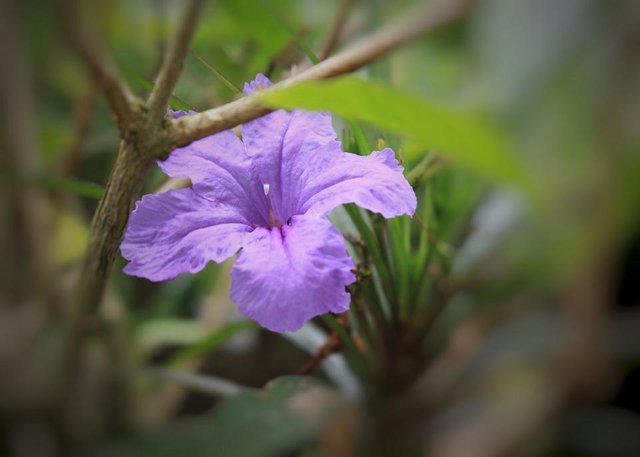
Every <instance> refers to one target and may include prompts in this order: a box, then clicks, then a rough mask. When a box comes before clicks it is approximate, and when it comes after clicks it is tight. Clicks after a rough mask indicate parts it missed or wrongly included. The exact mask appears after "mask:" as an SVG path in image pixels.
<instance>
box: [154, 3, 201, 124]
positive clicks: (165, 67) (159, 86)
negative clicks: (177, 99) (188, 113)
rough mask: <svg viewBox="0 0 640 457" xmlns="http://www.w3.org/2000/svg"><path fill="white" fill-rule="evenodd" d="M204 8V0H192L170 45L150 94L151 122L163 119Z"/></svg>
mask: <svg viewBox="0 0 640 457" xmlns="http://www.w3.org/2000/svg"><path fill="white" fill-rule="evenodd" d="M201 8H202V0H190V1H189V4H188V5H187V7H186V9H185V13H184V17H183V20H182V22H181V23H180V28H179V29H178V33H177V34H176V36H175V39H174V40H173V42H172V43H171V45H170V46H169V50H168V52H167V55H166V57H165V59H164V61H163V63H162V67H161V68H160V73H159V74H158V78H157V79H156V86H155V88H154V89H153V91H152V92H151V95H150V96H149V100H148V101H147V107H148V108H149V122H152V123H156V122H158V121H159V120H161V119H162V118H163V117H164V115H165V112H166V111H167V104H168V102H169V99H170V98H171V94H172V92H173V89H174V87H175V85H176V82H177V81H178V77H179V76H180V72H181V71H182V66H183V65H184V59H185V57H186V55H187V52H189V46H190V44H191V39H192V37H193V34H194V32H195V28H196V22H197V20H198V15H199V13H200V10H201Z"/></svg>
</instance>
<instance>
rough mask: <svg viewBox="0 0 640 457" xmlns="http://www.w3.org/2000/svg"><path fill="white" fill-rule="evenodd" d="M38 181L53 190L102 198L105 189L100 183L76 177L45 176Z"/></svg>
mask: <svg viewBox="0 0 640 457" xmlns="http://www.w3.org/2000/svg"><path fill="white" fill-rule="evenodd" d="M37 183H38V184H40V185H42V186H43V187H46V188H48V189H51V190H55V191H59V192H66V193H69V194H76V195H80V196H81V197H87V198H93V199H96V200H100V199H101V198H102V196H103V195H104V189H103V188H102V187H100V186H99V185H98V184H95V183H92V182H86V181H78V180H76V179H62V178H55V177H52V176H47V177H43V178H42V179H39V180H37Z"/></svg>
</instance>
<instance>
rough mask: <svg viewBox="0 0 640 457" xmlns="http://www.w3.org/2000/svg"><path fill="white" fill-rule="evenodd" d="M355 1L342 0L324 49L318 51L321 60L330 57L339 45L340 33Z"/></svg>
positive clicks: (323, 46)
mask: <svg viewBox="0 0 640 457" xmlns="http://www.w3.org/2000/svg"><path fill="white" fill-rule="evenodd" d="M354 2H355V0H340V6H339V7H338V11H337V12H336V15H335V18H334V20H333V24H332V25H331V29H329V33H328V34H327V37H326V38H325V41H324V43H323V45H322V49H320V52H318V59H320V60H321V61H322V60H324V59H326V58H327V57H329V56H330V55H331V53H332V52H333V50H334V49H335V48H336V46H337V45H338V42H339V38H340V35H341V34H342V30H343V28H344V25H345V24H346V22H347V16H348V15H349V10H350V9H351V7H352V6H353V4H354Z"/></svg>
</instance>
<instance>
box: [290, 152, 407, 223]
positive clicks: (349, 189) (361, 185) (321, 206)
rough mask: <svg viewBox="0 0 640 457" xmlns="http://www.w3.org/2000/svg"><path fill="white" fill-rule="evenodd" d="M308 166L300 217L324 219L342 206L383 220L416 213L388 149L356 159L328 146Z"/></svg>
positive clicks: (354, 156) (404, 182) (403, 178)
mask: <svg viewBox="0 0 640 457" xmlns="http://www.w3.org/2000/svg"><path fill="white" fill-rule="evenodd" d="M307 163H308V164H307V170H308V171H307V172H306V173H307V176H309V177H310V179H308V180H307V181H306V182H305V184H304V188H303V189H302V190H301V191H300V194H299V201H298V207H297V212H298V213H299V214H309V215H315V216H323V215H327V214H329V213H330V212H331V210H333V209H334V208H336V207H337V206H340V205H343V204H345V203H355V204H357V205H358V206H361V207H363V208H366V209H368V210H370V211H374V212H377V213H380V214H382V215H383V216H384V217H396V216H400V215H402V214H409V215H413V213H414V212H415V210H416V205H417V199H416V194H415V192H414V191H413V189H412V188H411V185H410V184H409V182H408V181H407V180H406V179H405V177H404V175H403V174H402V171H403V167H402V166H400V165H399V164H398V161H397V160H396V158H395V155H394V153H393V150H391V149H389V148H386V149H384V150H382V151H374V152H372V153H371V154H369V155H368V156H359V155H356V154H350V153H342V152H340V145H339V143H338V144H337V145H336V144H328V145H327V146H326V147H324V148H323V149H322V150H320V151H317V152H316V154H315V158H314V157H309V158H307Z"/></svg>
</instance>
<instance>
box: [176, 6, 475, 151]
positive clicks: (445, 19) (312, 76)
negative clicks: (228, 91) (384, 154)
mask: <svg viewBox="0 0 640 457" xmlns="http://www.w3.org/2000/svg"><path fill="white" fill-rule="evenodd" d="M469 4H470V0H460V1H447V2H442V3H440V4H439V5H436V6H433V7H432V6H431V4H430V5H429V7H427V8H425V7H424V6H421V7H420V8H418V9H417V10H412V11H410V12H409V14H407V15H406V16H403V17H402V18H399V19H398V20H396V21H395V22H393V23H391V24H389V25H388V26H386V27H383V28H382V29H380V30H379V31H377V32H374V33H372V34H371V35H369V36H367V37H365V38H363V39H362V40H361V41H359V42H358V43H356V44H355V45H353V46H352V47H350V48H348V49H346V50H345V51H343V52H341V53H339V54H337V55H335V56H333V57H330V58H329V59H327V60H325V61H323V62H321V63H319V64H318V65H315V66H313V67H311V68H309V69H308V70H306V71H304V72H302V73H299V74H297V75H295V76H293V77H291V78H289V79H287V80H285V81H282V82H280V83H278V84H276V85H274V87H273V89H270V90H274V89H278V88H282V87H285V86H289V85H292V84H295V83H297V82H301V81H311V80H318V79H326V78H331V77H334V76H339V75H343V74H346V73H350V72H352V71H354V70H357V69H358V68H361V67H363V66H365V65H367V64H368V63H371V62H373V61H374V60H376V59H378V58H380V57H382V56H384V55H386V54H387V53H389V52H390V51H392V50H394V49H396V48H398V47H399V46H402V45H403V44H405V43H408V42H410V41H412V40H413V39H415V38H418V37H419V36H421V35H424V34H427V33H429V32H433V31H435V30H438V29H440V28H442V27H444V26H446V25H448V24H450V23H451V22H453V21H455V20H456V19H458V18H459V17H460V16H462V15H463V14H464V12H465V11H466V10H467V8H468V6H469ZM270 111H271V109H269V108H267V107H266V106H264V105H263V104H261V103H260V102H259V101H258V100H257V99H255V98H253V97H245V98H241V99H240V100H236V101H234V102H231V103H227V104H226V105H223V106H221V107H218V108H213V109H210V110H207V111H203V112H202V113H199V114H196V115H193V116H184V117H182V118H180V119H177V120H175V121H173V129H172V133H171V147H180V146H185V145H187V144H189V143H191V142H192V141H196V140H199V139H201V138H204V137H206V136H209V135H212V134H214V133H217V132H220V131H222V130H226V129H229V128H232V127H235V126H236V125H238V124H242V123H244V122H248V121H250V120H252V119H255V118H257V117H260V116H263V115H265V114H267V113H269V112H270Z"/></svg>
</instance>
